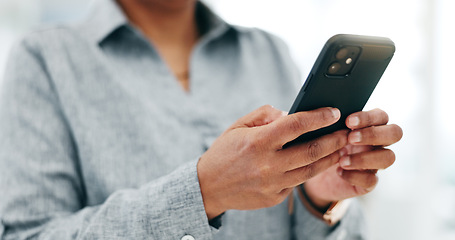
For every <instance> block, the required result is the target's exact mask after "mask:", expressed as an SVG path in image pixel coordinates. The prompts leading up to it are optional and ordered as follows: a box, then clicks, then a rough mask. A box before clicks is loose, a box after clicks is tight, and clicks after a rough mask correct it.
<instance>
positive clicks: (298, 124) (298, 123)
mask: <svg viewBox="0 0 455 240" xmlns="http://www.w3.org/2000/svg"><path fill="white" fill-rule="evenodd" d="M289 117H290V120H289V128H290V129H291V131H293V132H301V131H302V129H305V127H306V125H307V124H305V123H304V121H305V120H304V119H299V118H298V117H297V116H296V115H295V114H291V115H289Z"/></svg>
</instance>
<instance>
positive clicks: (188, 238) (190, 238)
mask: <svg viewBox="0 0 455 240" xmlns="http://www.w3.org/2000/svg"><path fill="white" fill-rule="evenodd" d="M180 240H195V239H194V237H193V236H191V235H185V236H183V237H182V238H181V239H180Z"/></svg>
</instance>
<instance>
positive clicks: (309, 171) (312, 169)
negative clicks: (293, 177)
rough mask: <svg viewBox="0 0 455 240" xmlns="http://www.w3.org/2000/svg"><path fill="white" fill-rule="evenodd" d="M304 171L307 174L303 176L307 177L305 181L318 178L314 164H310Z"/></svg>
mask: <svg viewBox="0 0 455 240" xmlns="http://www.w3.org/2000/svg"><path fill="white" fill-rule="evenodd" d="M304 170H305V173H304V174H303V176H304V177H305V180H308V179H310V178H313V177H314V176H316V167H315V165H314V164H310V165H308V166H306V167H305V168H304Z"/></svg>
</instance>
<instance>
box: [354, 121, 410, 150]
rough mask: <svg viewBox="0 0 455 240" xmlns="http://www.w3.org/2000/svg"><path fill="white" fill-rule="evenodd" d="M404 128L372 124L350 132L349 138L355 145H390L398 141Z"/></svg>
mask: <svg viewBox="0 0 455 240" xmlns="http://www.w3.org/2000/svg"><path fill="white" fill-rule="evenodd" d="M402 136H403V130H401V128H400V127H399V126H398V125H396V124H391V125H384V126H376V127H375V126H372V127H367V128H363V129H359V130H354V131H352V132H350V133H349V136H348V140H349V143H350V144H353V145H373V146H388V145H391V144H394V143H396V142H398V141H399V140H400V139H401V137H402Z"/></svg>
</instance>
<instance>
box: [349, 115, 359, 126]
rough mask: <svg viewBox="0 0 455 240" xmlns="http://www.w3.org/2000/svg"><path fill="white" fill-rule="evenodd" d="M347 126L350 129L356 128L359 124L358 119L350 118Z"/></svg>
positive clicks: (355, 117)
mask: <svg viewBox="0 0 455 240" xmlns="http://www.w3.org/2000/svg"><path fill="white" fill-rule="evenodd" d="M348 123H349V126H351V127H357V126H358V125H359V123H360V119H359V117H357V116H354V117H350V118H349V120H348Z"/></svg>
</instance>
